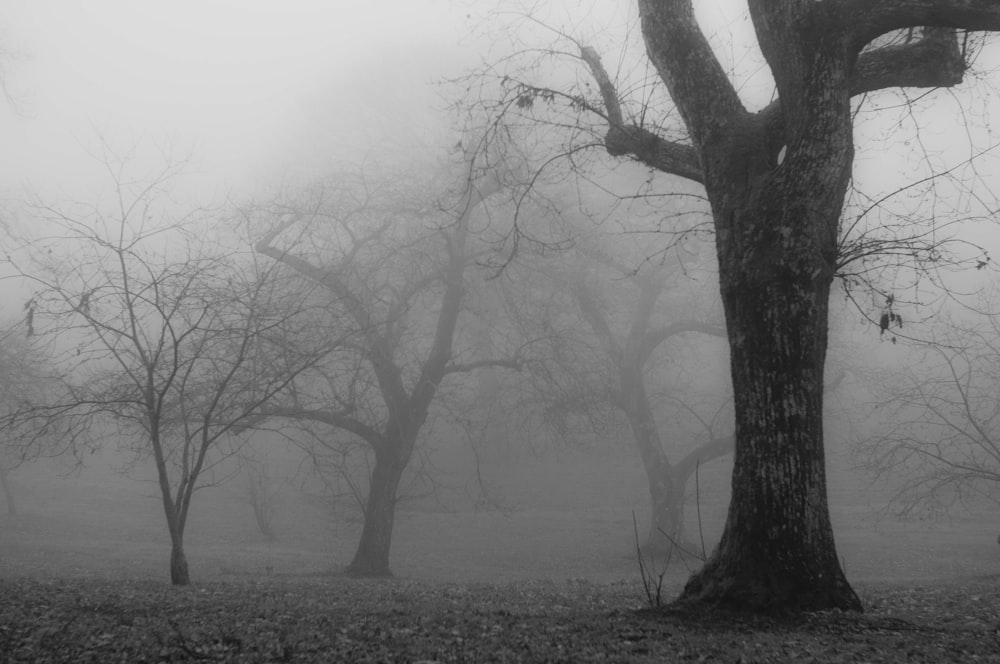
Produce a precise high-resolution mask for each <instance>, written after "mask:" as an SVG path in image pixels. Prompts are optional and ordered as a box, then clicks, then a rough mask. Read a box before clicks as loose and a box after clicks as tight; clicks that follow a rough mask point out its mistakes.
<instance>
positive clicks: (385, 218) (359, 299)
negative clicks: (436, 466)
mask: <svg viewBox="0 0 1000 664" xmlns="http://www.w3.org/2000/svg"><path fill="white" fill-rule="evenodd" d="M465 153H466V154H465V158H464V159H461V160H459V161H456V162H455V163H453V164H451V165H450V166H449V167H439V168H436V169H432V170H436V171H438V172H425V173H417V174H414V173H413V171H411V172H409V173H407V174H398V173H396V174H385V175H383V176H381V177H380V176H377V175H375V174H374V173H373V172H371V171H372V170H373V169H371V168H370V167H369V171H368V172H365V171H352V170H345V171H344V172H341V173H338V174H337V175H335V176H334V177H331V178H328V179H326V180H324V181H322V182H321V183H319V184H317V186H315V187H314V188H312V189H311V190H309V191H308V192H304V193H303V194H302V195H301V196H300V197H298V198H297V199H293V200H290V201H281V202H275V203H273V204H270V205H266V206H257V207H256V208H254V207H248V209H247V214H248V215H251V216H254V217H257V218H262V219H264V220H269V221H270V225H271V228H270V230H269V231H268V232H266V233H265V234H264V236H263V237H262V239H261V240H260V241H259V242H258V243H257V245H256V247H257V251H258V252H259V253H261V254H263V255H265V256H268V257H270V258H272V259H274V260H275V261H276V262H277V263H279V264H283V265H285V266H287V267H289V268H291V269H293V270H295V271H297V272H298V273H300V274H301V275H303V276H305V277H307V278H308V279H311V280H313V281H314V282H315V283H316V284H317V285H319V286H321V287H322V288H323V289H325V290H326V291H327V293H328V297H329V298H330V299H331V300H332V302H333V306H334V307H336V310H337V312H338V313H339V314H340V315H341V316H342V317H343V318H346V319H347V320H349V321H350V323H351V325H353V327H354V328H355V329H356V330H357V333H356V335H355V336H354V337H352V339H351V341H350V343H349V344H347V345H345V346H344V347H343V348H341V349H340V351H339V352H337V353H334V354H332V355H330V356H329V357H328V358H327V361H326V362H325V363H324V364H323V366H322V367H318V368H317V371H315V372H312V373H310V374H307V375H303V377H302V378H301V379H300V380H299V381H297V382H296V383H295V387H296V392H295V394H294V396H295V398H293V399H291V400H290V401H289V402H287V403H286V404H284V405H282V406H280V407H279V406H271V407H269V408H268V412H269V413H271V414H272V415H275V416H283V417H288V418H296V419H300V420H304V421H310V422H314V423H319V424H323V425H327V426H329V427H332V428H333V429H335V430H339V431H340V432H341V433H342V434H344V433H346V434H348V436H349V437H351V438H353V439H357V440H361V441H363V443H364V444H365V445H366V446H367V448H368V449H370V451H371V453H372V455H373V456H374V463H373V464H372V466H371V468H370V475H369V478H368V485H367V494H366V495H365V497H364V503H365V507H364V525H363V528H362V532H361V538H360V541H359V543H358V548H357V551H356V553H355V555H354V558H353V560H352V561H351V563H350V565H349V566H348V573H350V574H354V575H360V576H383V575H388V574H390V573H391V572H390V567H389V552H390V545H391V541H392V532H393V525H394V521H395V509H396V504H397V501H398V499H399V487H400V481H401V479H402V477H403V474H404V472H405V471H406V470H407V467H408V465H409V464H410V462H411V459H412V458H413V457H414V451H415V448H416V446H417V443H418V440H419V438H420V433H421V430H422V428H423V427H424V424H425V422H426V421H427V419H428V416H429V415H430V413H431V408H432V404H433V403H434V401H435V398H436V396H437V395H438V393H439V389H440V387H441V385H442V382H443V381H446V380H447V379H448V378H449V377H451V376H454V375H455V374H461V373H466V372H470V371H474V370H476V369H479V368H484V367H491V366H493V367H501V366H502V367H510V368H513V367H516V366H517V363H516V362H515V360H514V359H513V358H496V357H471V358H470V357H467V353H464V352H461V351H460V348H459V347H458V346H457V344H456V339H457V338H458V337H459V335H460V328H461V320H462V317H463V311H464V309H465V294H466V291H467V289H468V287H469V281H470V279H469V276H468V275H467V273H468V272H469V269H470V267H471V266H472V265H473V264H474V260H475V252H476V250H475V248H474V246H473V245H474V242H473V240H474V233H475V232H476V227H475V224H476V222H477V220H480V221H481V220H482V219H485V216H484V215H485V213H483V212H482V208H483V206H484V204H485V202H486V201H487V199H489V198H490V197H491V196H494V195H495V194H497V193H499V192H500V191H501V190H502V188H503V187H502V184H503V183H502V180H501V178H500V176H499V175H498V173H497V172H496V171H495V170H492V169H486V170H482V169H480V168H479V167H478V166H477V165H476V164H475V163H473V159H472V157H473V156H474V152H473V151H472V150H466V151H465ZM442 173H443V174H444V180H442V177H441V174H442ZM477 215H479V216H477ZM480 251H481V250H480ZM335 325H336V323H335ZM334 329H336V328H334ZM310 388H312V393H311V394H310ZM334 446H335V447H336V445H334Z"/></svg>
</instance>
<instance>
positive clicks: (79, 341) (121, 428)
mask: <svg viewBox="0 0 1000 664" xmlns="http://www.w3.org/2000/svg"><path fill="white" fill-rule="evenodd" d="M104 165H105V166H106V167H107V170H108V172H109V174H110V175H111V179H112V182H113V185H114V194H115V195H114V196H113V198H112V200H113V203H112V204H111V206H109V207H108V208H105V207H102V206H100V205H98V206H96V207H94V206H90V207H88V206H86V205H76V206H64V207H53V206H43V205H40V206H38V207H37V208H36V209H37V211H38V213H39V222H38V223H39V224H40V225H41V226H42V227H43V228H45V229H47V230H50V231H51V233H50V234H48V235H44V236H41V237H37V238H35V239H34V240H33V241H32V243H31V244H30V246H29V249H30V250H31V251H32V252H33V253H34V255H35V257H36V264H37V266H36V267H34V268H33V269H31V270H23V272H24V274H25V275H26V276H28V277H29V278H30V279H31V280H32V281H33V282H34V283H35V284H36V287H37V288H36V291H35V294H34V296H33V297H32V298H31V300H30V302H29V303H28V305H27V328H28V333H29V334H31V335H32V336H39V337H43V338H45V339H47V341H48V343H49V346H50V348H51V349H52V351H53V352H54V353H58V361H59V362H60V364H61V366H63V367H64V375H65V379H64V385H65V387H64V389H63V390H62V391H61V392H60V393H57V394H54V395H51V397H50V398H48V399H46V400H43V401H41V402H35V403H30V404H26V405H25V406H24V407H22V408H19V409H18V411H17V412H15V413H13V415H12V417H10V418H9V422H10V423H11V425H12V426H28V427H30V426H32V425H33V424H37V423H50V422H63V423H66V424H65V426H66V427H67V428H69V429H70V430H71V431H72V432H73V433H74V435H76V436H78V437H85V438H86V437H89V438H91V439H93V438H94V433H93V432H94V431H95V430H96V428H97V427H99V426H103V425H104V423H109V424H111V425H112V426H114V427H115V428H116V430H117V433H118V438H119V441H120V444H121V445H122V446H123V447H124V448H125V449H126V450H127V451H129V452H131V453H132V454H134V455H135V457H136V459H145V458H149V457H151V458H152V460H153V463H154V465H155V468H156V477H157V479H158V483H159V488H160V497H161V500H162V504H163V510H164V516H165V518H166V524H167V529H168V531H169V533H170V540H171V552H170V579H171V582H172V583H174V584H176V585H184V584H187V583H189V581H190V577H189V573H188V564H187V560H186V556H185V553H184V546H183V544H184V532H185V527H186V525H187V522H188V516H189V514H190V509H191V506H192V502H193V498H194V494H195V492H196V491H197V490H198V489H199V488H202V487H203V486H206V485H207V484H211V483H213V482H217V481H220V479H221V478H219V477H215V476H214V475H213V471H214V470H215V469H217V468H218V464H219V463H220V462H221V461H222V460H224V459H225V458H228V457H230V456H232V455H233V454H234V453H235V452H236V451H237V450H238V449H239V444H240V438H239V435H238V434H239V433H240V432H241V430H242V427H244V426H246V425H248V424H250V423H252V421H253V416H254V415H255V414H256V413H258V411H259V409H260V408H261V406H262V405H263V404H265V403H267V402H268V401H269V400H271V399H272V398H273V397H274V396H275V395H276V394H278V393H280V392H281V391H282V390H284V389H285V388H286V387H287V386H288V385H289V383H290V382H291V381H292V380H293V379H294V377H295V376H296V375H297V374H298V373H300V372H301V371H303V370H304V369H305V368H306V367H308V366H310V365H311V364H313V363H315V362H316V361H317V359H318V358H319V357H320V356H321V355H322V354H323V353H324V352H325V350H326V348H325V346H324V347H315V348H311V349H308V350H303V348H306V347H305V346H294V345H292V344H289V341H290V340H295V339H297V338H298V337H297V335H300V334H301V335H303V336H307V335H306V334H305V332H299V331H298V328H299V327H300V326H305V327H308V322H307V321H308V318H307V317H305V316H304V313H305V311H306V308H307V305H306V303H307V298H308V295H307V293H306V292H303V291H302V290H299V291H295V290H292V289H289V288H287V286H288V285H289V284H288V281H287V280H283V279H282V277H281V271H280V270H278V269H276V267H275V266H273V265H262V264H260V263H258V262H257V261H256V260H255V257H254V254H252V253H250V252H249V251H245V252H243V253H239V252H238V251H237V250H236V248H235V247H237V246H238V245H237V243H234V242H233V241H232V239H231V238H227V237H224V236H218V237H211V238H209V237H208V236H209V235H211V233H212V231H211V227H210V226H208V225H206V224H205V223H204V222H203V221H202V220H201V219H198V218H196V217H195V216H194V215H187V216H185V217H183V218H180V219H172V218H171V209H170V207H169V205H168V204H167V200H166V193H167V192H168V191H169V185H170V184H171V182H172V181H173V180H174V179H175V178H176V177H177V176H178V175H179V173H180V170H179V166H178V165H175V164H171V165H168V166H167V167H166V168H164V169H163V170H162V171H160V172H159V173H158V174H156V175H154V176H152V177H151V178H150V179H148V180H135V179H130V177H129V174H128V171H127V168H126V166H127V163H126V160H123V159H119V158H117V157H116V156H115V155H114V154H113V153H112V152H111V151H110V150H106V156H105V162H104ZM159 219H166V220H167V221H159ZM227 242H228V244H229V245H230V247H233V248H228V249H227V248H226V244H227ZM209 247H212V248H211V250H209ZM297 285H299V286H301V284H297ZM279 349H280V350H279ZM102 433H106V431H104V432H102Z"/></svg>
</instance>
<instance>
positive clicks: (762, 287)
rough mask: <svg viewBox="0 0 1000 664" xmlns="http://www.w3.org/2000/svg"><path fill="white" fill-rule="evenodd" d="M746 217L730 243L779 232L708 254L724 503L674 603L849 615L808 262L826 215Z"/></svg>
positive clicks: (821, 275)
mask: <svg viewBox="0 0 1000 664" xmlns="http://www.w3.org/2000/svg"><path fill="white" fill-rule="evenodd" d="M785 200H787V198H786V199H785ZM837 209H838V210H839V208H837ZM754 221H756V222H757V223H752V222H751V223H745V225H743V226H742V228H741V230H743V237H742V238H740V239H739V240H738V241H741V242H745V241H746V238H747V236H749V235H750V234H751V233H753V232H755V231H758V232H773V231H774V230H775V229H782V228H785V229H791V231H790V232H789V231H785V235H784V237H778V238H776V239H775V241H774V243H773V244H772V243H768V242H762V241H761V238H760V237H757V238H755V239H756V240H757V241H756V242H753V243H748V244H744V245H743V246H742V247H741V252H742V258H743V260H741V261H736V260H729V261H725V262H723V258H724V256H722V255H720V263H721V265H720V273H721V274H720V280H721V283H722V296H723V304H724V307H725V310H726V320H727V325H728V326H729V339H730V350H731V372H732V378H733V392H734V399H735V411H736V449H735V458H734V466H733V478H732V487H733V491H732V500H731V503H730V506H729V514H728V518H727V520H726V526H725V530H724V531H723V535H722V539H721V541H720V542H719V544H718V546H717V548H716V550H715V551H714V552H713V554H712V556H711V558H710V559H709V560H708V562H707V563H706V565H705V567H704V568H703V569H702V570H701V571H700V572H698V573H697V574H695V575H694V576H692V578H691V579H690V580H689V581H688V583H687V585H686V587H685V588H684V591H683V593H682V595H681V598H680V601H681V602H685V601H696V602H701V603H708V604H716V605H723V606H727V607H731V608H737V609H742V610H752V611H765V612H766V611H772V610H773V611H799V610H820V609H827V608H840V609H850V610H859V611H860V610H861V602H860V600H859V599H858V596H857V595H856V594H855V593H854V591H853V590H852V589H851V587H850V585H849V584H848V583H847V579H846V577H845V576H844V573H843V570H842V569H841V566H840V561H839V560H838V558H837V553H836V548H835V546H834V539H833V528H832V525H831V522H830V513H829V509H828V504H827V493H826V466H825V458H824V453H823V370H824V365H825V360H826V347H827V316H828V307H829V302H828V300H829V294H830V285H831V283H832V279H833V265H832V261H830V260H823V259H822V258H820V257H817V249H816V247H824V248H825V249H826V250H827V251H830V247H829V246H828V243H826V242H817V241H816V238H815V237H810V230H808V229H815V228H817V226H819V227H827V226H828V224H829V220H827V221H826V222H825V224H824V223H822V222H821V223H819V224H817V223H813V222H814V221H815V220H812V219H810V220H804V221H803V223H802V224H801V225H796V226H789V225H788V224H787V222H785V223H784V224H780V225H779V224H774V223H772V224H770V225H768V224H767V223H766V222H765V221H763V220H760V217H758V218H757V219H756V220H754ZM834 227H835V226H834ZM760 229H770V230H764V231H761V230H760ZM803 229H805V230H803ZM779 232H780V231H779ZM727 236H728V239H730V240H732V239H733V236H731V235H728V234H727ZM834 238H835V236H834ZM748 245H749V249H748ZM789 248H791V250H790V251H789ZM833 251H834V252H835V244H834V245H833ZM832 255H835V254H832Z"/></svg>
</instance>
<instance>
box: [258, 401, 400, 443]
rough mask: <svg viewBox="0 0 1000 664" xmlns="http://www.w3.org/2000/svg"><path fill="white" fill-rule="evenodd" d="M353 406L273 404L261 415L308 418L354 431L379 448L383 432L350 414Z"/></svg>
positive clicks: (295, 418)
mask: <svg viewBox="0 0 1000 664" xmlns="http://www.w3.org/2000/svg"><path fill="white" fill-rule="evenodd" d="M352 410H353V409H352V408H347V409H344V410H339V411H338V410H324V409H321V408H298V407H291V406H272V407H268V408H265V409H262V410H261V415H264V416H267V417H286V418H288V419H292V420H307V421H310V422H320V423H322V424H328V425H330V426H332V427H336V428H338V429H343V430H344V431H347V432H348V433H353V434H354V435H356V436H357V437H359V438H361V439H362V440H364V441H365V442H367V443H368V444H369V445H371V446H372V447H374V448H377V447H378V446H379V445H381V444H382V434H380V433H379V432H378V431H377V430H375V429H373V428H372V427H370V426H369V425H367V424H365V423H364V422H362V421H361V420H358V419H355V418H353V417H351V416H350V413H351V412H352Z"/></svg>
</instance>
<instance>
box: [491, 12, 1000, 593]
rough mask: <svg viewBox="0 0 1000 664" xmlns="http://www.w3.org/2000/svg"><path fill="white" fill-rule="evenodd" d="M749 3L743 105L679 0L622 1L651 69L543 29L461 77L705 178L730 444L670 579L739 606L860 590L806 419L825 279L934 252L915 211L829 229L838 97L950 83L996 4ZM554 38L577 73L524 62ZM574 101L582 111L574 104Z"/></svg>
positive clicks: (621, 152) (819, 413)
mask: <svg viewBox="0 0 1000 664" xmlns="http://www.w3.org/2000/svg"><path fill="white" fill-rule="evenodd" d="M534 7H535V11H542V9H543V8H544V6H542V5H535V6H534ZM748 13H749V20H750V22H751V23H752V25H753V27H754V31H755V35H756V39H757V45H758V46H759V48H760V52H761V53H762V55H763V62H762V63H761V68H762V69H763V70H764V71H765V72H769V73H770V74H771V77H770V79H769V80H766V81H763V83H762V85H764V86H766V87H767V91H768V92H770V97H769V99H768V97H767V96H765V98H764V100H763V104H762V108H761V109H760V110H759V111H753V110H750V109H748V107H747V105H746V103H745V96H747V95H748V93H749V92H750V91H751V90H753V89H754V88H755V87H756V86H743V85H742V83H743V80H742V79H740V76H741V75H742V74H743V73H742V72H738V71H736V70H732V71H729V70H727V69H726V68H725V67H724V65H723V64H722V62H721V60H720V58H719V56H718V55H717V51H716V50H713V47H712V45H711V43H710V41H709V40H708V39H707V38H706V37H705V35H704V33H703V31H702V29H701V26H700V25H699V17H698V16H696V14H695V3H693V2H692V0H665V1H660V2H654V1H652V0H640V1H639V3H638V22H639V24H640V25H641V30H642V36H643V39H644V42H643V44H642V46H640V48H644V50H645V56H646V57H645V58H644V60H645V62H638V63H636V70H637V71H655V77H654V79H655V80H641V81H638V82H636V83H635V85H632V83H633V81H628V80H616V79H614V78H612V77H611V76H609V75H608V73H607V71H606V70H605V68H604V65H603V64H602V62H601V58H600V56H599V53H598V51H597V50H596V49H595V48H591V47H590V46H589V45H588V44H586V43H585V42H582V41H576V42H575V43H574V40H573V39H572V38H570V37H568V36H567V35H566V34H565V32H564V31H563V32H559V31H553V32H552V33H551V34H556V35H557V38H558V39H561V40H562V43H563V45H565V48H562V47H552V48H550V49H532V48H530V47H528V48H523V49H521V50H519V51H518V55H517V56H513V57H512V58H509V59H506V60H504V61H503V62H502V63H497V64H492V65H491V66H490V68H489V69H488V75H489V76H494V75H495V76H496V79H498V80H497V83H498V84H499V89H500V90H501V93H500V94H499V96H498V95H496V94H493V92H494V91H493V90H488V91H487V90H485V89H477V90H476V93H475V98H476V99H477V100H479V102H481V103H485V104H487V105H489V104H492V107H493V110H494V111H495V112H498V113H501V114H511V115H512V117H511V118H510V121H509V122H506V123H498V125H497V126H498V127H501V126H502V127H506V126H509V125H511V124H513V125H519V126H523V125H524V124H526V123H527V122H529V121H530V115H531V114H532V109H534V108H538V107H546V106H548V107H556V106H558V107H560V108H561V109H565V113H566V115H568V116H569V117H568V118H565V117H564V118H563V120H562V124H561V126H563V127H567V128H568V132H569V133H570V134H571V135H572V136H573V137H574V138H579V139H581V140H579V141H578V142H575V143H574V144H573V145H572V146H571V147H570V148H569V149H566V150H565V153H566V154H567V155H569V157H570V158H576V155H577V154H578V152H579V151H580V150H581V149H585V148H586V147H587V145H588V142H589V145H594V144H603V148H604V149H605V150H606V151H607V152H608V153H609V154H610V155H612V156H619V157H623V158H627V159H631V160H634V161H637V162H639V163H641V164H644V165H646V166H648V167H649V168H650V169H652V170H655V171H660V172H663V173H667V174H670V175H673V176H676V177H677V178H678V179H679V180H686V181H687V183H685V184H684V185H680V184H678V187H683V188H684V190H685V191H690V192H692V193H697V192H698V191H702V190H703V191H704V194H705V195H706V196H707V199H708V203H709V206H710V208H711V213H712V217H713V224H714V237H715V243H716V253H717V256H718V262H719V270H720V275H719V279H720V286H721V293H722V301H723V308H724V310H725V318H726V329H727V334H728V339H729V344H730V357H731V374H732V381H733V392H734V395H735V404H734V406H735V408H734V410H735V435H736V451H735V457H734V472H733V492H732V501H731V504H730V509H729V515H728V518H727V522H726V526H725V530H724V532H723V535H722V538H721V540H720V542H719V544H718V546H717V548H716V550H715V551H714V553H713V555H712V556H711V557H710V559H709V560H708V562H707V564H706V565H705V566H704V568H703V569H702V570H700V571H699V572H697V573H696V574H695V575H694V576H693V577H692V578H691V579H690V580H689V582H688V583H687V585H686V586H685V588H684V591H683V592H682V594H681V598H680V599H681V600H682V601H685V602H689V603H703V604H707V605H711V606H725V607H730V608H738V609H744V610H750V611H771V610H776V609H781V610H814V609H824V608H832V607H837V608H841V609H849V610H860V609H861V602H860V600H859V599H858V597H857V595H856V593H855V592H854V591H853V589H852V588H851V587H850V584H848V582H847V580H846V578H845V576H844V573H843V570H842V569H841V567H840V562H839V559H838V556H837V553H836V548H835V545H834V538H833V529H832V526H831V524H830V518H829V509H828V504H827V493H826V474H825V461H824V445H823V426H822V423H823V382H824V368H825V360H826V350H827V324H828V317H829V316H828V314H829V295H830V288H831V286H832V284H833V279H834V277H835V275H836V274H837V273H838V271H839V270H843V269H844V268H845V267H846V263H847V262H849V261H854V264H855V265H857V264H861V263H863V262H864V261H868V260H877V258H878V256H879V255H880V253H882V252H883V250H884V249H888V252H889V253H892V251H893V249H892V248H893V247H898V246H903V247H904V249H902V250H901V251H900V252H899V254H896V255H897V256H904V257H905V256H909V257H911V258H912V257H913V256H914V255H917V256H919V257H920V258H922V259H924V260H927V261H929V262H933V261H934V260H939V259H940V258H941V253H942V252H941V251H939V250H938V249H939V247H938V246H937V245H935V244H934V243H933V242H932V243H930V245H928V244H927V243H925V242H923V241H924V240H927V238H933V237H934V235H933V231H930V230H928V231H927V232H926V234H925V235H909V236H907V238H904V240H905V241H906V242H904V243H902V245H901V244H900V243H897V242H896V240H894V239H892V238H888V239H884V238H879V237H878V234H877V233H872V234H869V235H868V236H867V238H866V239H868V240H870V242H868V243H867V244H866V246H865V247H864V248H863V249H861V250H860V251H859V252H857V251H853V249H852V248H850V247H846V248H845V246H844V244H843V242H842V241H843V239H844V238H843V236H842V235H841V231H842V230H845V229H843V228H842V227H841V212H842V210H843V208H844V202H845V197H846V195H847V192H848V188H849V184H850V182H851V176H852V167H853V163H854V148H855V146H854V131H853V129H854V121H855V117H856V111H857V110H858V106H857V105H856V104H853V103H852V99H860V100H864V99H865V98H866V95H868V94H869V93H874V92H877V91H880V90H884V89H887V88H898V87H922V88H934V87H950V86H956V85H958V84H959V83H960V82H961V81H962V77H963V74H964V73H965V72H966V70H967V69H968V68H969V61H968V60H967V59H966V56H967V55H969V52H968V51H966V50H964V49H963V46H964V45H967V44H969V42H968V41H967V37H966V36H964V35H962V34H959V32H958V30H959V29H960V30H1000V4H997V3H996V2H993V0H973V1H971V2H970V1H968V0H925V1H918V2H902V1H896V0H875V1H868V0H865V1H863V2H862V1H859V0H824V1H822V2H801V1H796V0H773V1H771V2H760V1H754V2H751V3H750V4H749V12H748ZM528 22H529V23H530V24H532V25H537V24H538V23H539V20H538V18H537V17H535V16H529V17H528ZM900 31H901V32H900ZM886 35H894V36H896V37H898V38H895V39H890V38H886ZM574 51H575V52H574ZM560 55H562V56H563V57H565V56H567V55H568V57H569V58H571V59H573V61H574V64H573V66H575V67H577V68H578V69H577V70H576V71H577V72H578V75H577V76H575V77H573V79H572V80H574V81H575V83H574V82H571V83H569V84H568V85H566V87H565V88H562V87H560V86H559V85H558V84H556V85H552V86H545V85H542V84H540V82H539V81H538V80H537V79H534V80H533V78H532V77H533V76H534V75H537V73H538V72H539V70H540V67H541V64H540V63H541V62H542V61H543V60H545V59H546V57H549V56H555V57H559V56H560ZM517 57H522V58H524V60H526V61H527V64H526V65H525V66H524V67H523V69H518V68H517V67H516V66H515V65H514V64H512V61H513V60H514V59H515V58H517ZM587 79H589V80H587ZM562 80H566V78H565V77H564V78H563V79H562ZM660 85H662V86H664V87H665V90H664V87H660ZM629 86H631V87H629ZM483 100H485V101H483ZM630 101H638V102H639V104H638V106H631V107H630V106H628V105H627V103H628V102H630ZM651 102H652V103H651ZM658 104H659V105H658ZM868 110H873V109H868ZM584 116H586V117H587V118H589V119H594V118H596V119H597V122H596V123H593V122H591V123H587V122H586V121H584V122H583V123H581V122H578V121H577V119H579V118H582V117H584ZM581 126H587V127H593V128H596V127H599V126H603V130H602V132H603V137H602V139H601V140H600V141H599V142H598V141H594V140H592V137H593V135H594V134H593V133H590V132H587V131H584V130H581V129H580V127H581ZM503 132H504V129H500V130H499V131H498V132H497V134H496V137H497V140H498V141H502V140H504V139H503ZM977 151H978V150H977V149H975V148H974V149H973V152H977ZM922 158H926V155H924V157H922ZM973 177H975V176H973ZM970 198H971V199H973V200H975V197H974V196H973V197H970ZM871 207H872V208H876V209H877V208H879V207H880V205H879V201H878V200H875V201H874V202H872V204H871ZM985 207H986V208H987V209H989V208H990V206H989V205H986V206H985ZM914 216H916V215H914ZM932 226H933V224H932ZM847 230H849V229H847ZM906 247H908V248H909V249H910V251H907V249H906ZM925 249H929V251H925Z"/></svg>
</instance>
